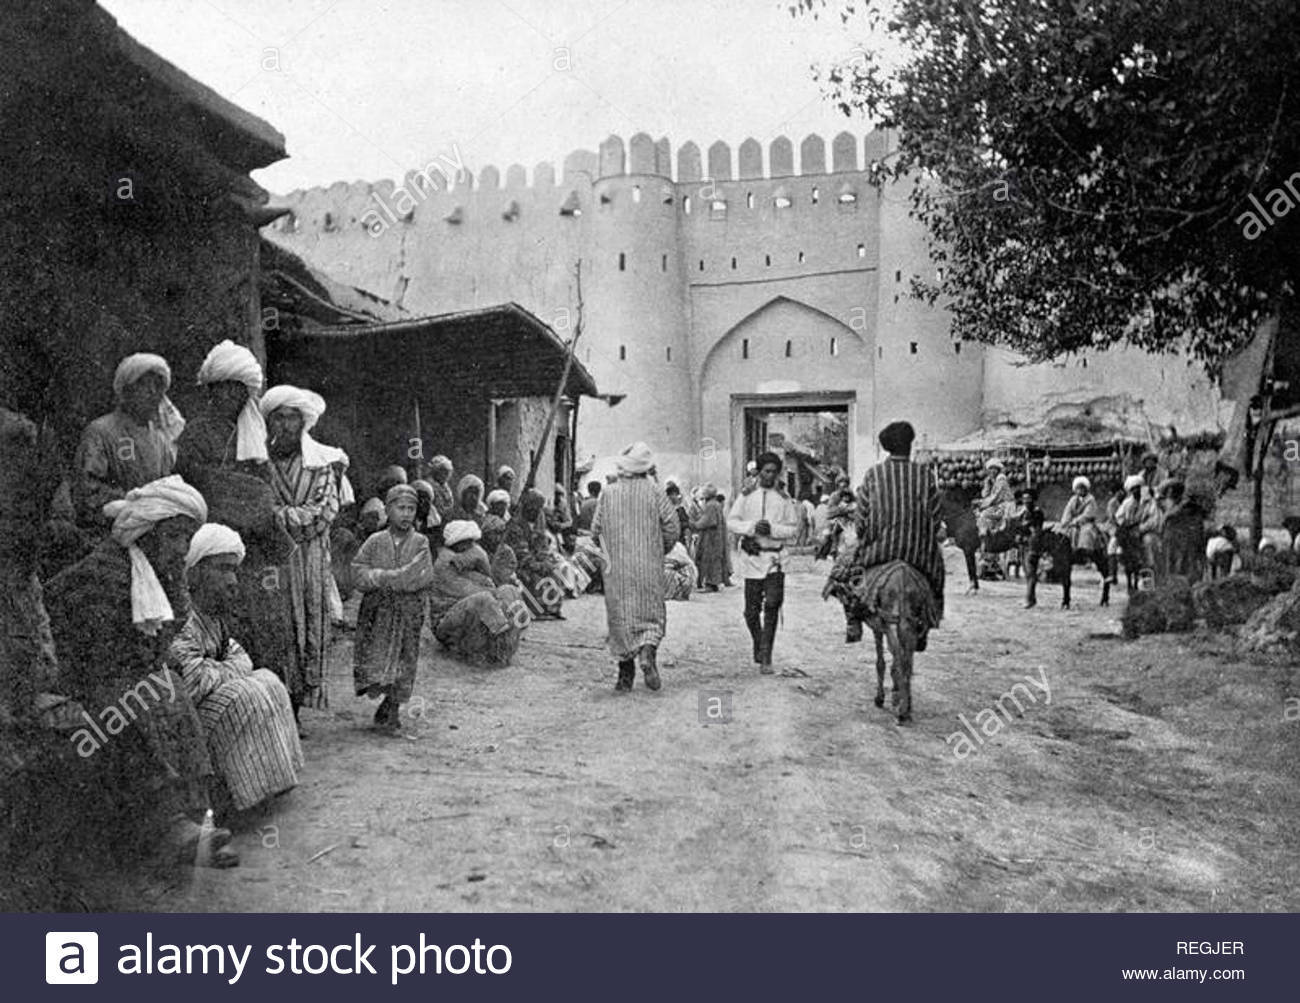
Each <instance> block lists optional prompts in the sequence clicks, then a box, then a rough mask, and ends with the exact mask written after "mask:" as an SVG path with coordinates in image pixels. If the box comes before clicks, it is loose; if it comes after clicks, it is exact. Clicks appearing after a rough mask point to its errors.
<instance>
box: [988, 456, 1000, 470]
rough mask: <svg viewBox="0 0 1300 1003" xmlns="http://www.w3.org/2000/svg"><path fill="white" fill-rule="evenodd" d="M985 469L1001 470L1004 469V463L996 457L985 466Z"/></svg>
mask: <svg viewBox="0 0 1300 1003" xmlns="http://www.w3.org/2000/svg"><path fill="white" fill-rule="evenodd" d="M984 469H985V470H1001V469H1002V461H1001V460H999V459H998V458H997V457H996V456H995V457H993V458H992V459H990V460H989V461H988V462H987V463H985V464H984Z"/></svg>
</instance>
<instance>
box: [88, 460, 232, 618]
mask: <svg viewBox="0 0 1300 1003" xmlns="http://www.w3.org/2000/svg"><path fill="white" fill-rule="evenodd" d="M178 515H184V516H189V517H190V518H191V519H193V520H194V521H195V522H199V523H202V522H205V521H206V520H207V518H208V505H207V502H205V501H204V500H203V496H202V495H201V494H199V493H198V492H197V491H196V490H194V488H192V487H190V486H189V485H188V484H186V483H185V481H184V480H183V479H182V478H181V477H180V476H179V475H177V474H172V475H171V476H170V477H160V478H159V479H158V480H156V481H150V482H149V483H148V484H145V485H144V486H143V487H138V488H132V489H131V490H130V491H128V492H127V494H126V497H125V498H119V499H117V500H116V501H111V502H109V503H108V504H107V505H105V506H104V516H105V517H106V518H108V519H112V520H113V528H112V531H111V535H112V537H113V540H114V541H115V542H116V543H117V544H118V545H119V546H121V547H124V548H125V549H126V552H127V554H128V555H129V556H130V558H131V622H132V623H134V624H135V626H136V629H138V630H139V631H140V632H141V633H143V634H148V635H149V636H150V637H153V636H154V635H155V634H157V633H158V628H159V627H160V626H161V625H162V624H164V623H167V622H168V621H171V620H174V619H175V615H174V614H173V613H172V606H171V603H170V602H168V600H167V593H166V592H164V591H163V587H162V583H161V582H159V581H158V575H157V574H155V573H154V570H153V566H152V565H151V564H150V563H149V559H148V558H147V557H145V556H144V551H142V550H141V549H140V548H139V547H138V546H137V545H136V541H137V540H139V539H140V537H142V536H144V535H145V534H146V533H148V532H149V531H150V530H152V529H153V528H154V526H155V525H157V524H158V523H160V522H162V521H163V520H164V519H171V518H173V517H175V516H178Z"/></svg>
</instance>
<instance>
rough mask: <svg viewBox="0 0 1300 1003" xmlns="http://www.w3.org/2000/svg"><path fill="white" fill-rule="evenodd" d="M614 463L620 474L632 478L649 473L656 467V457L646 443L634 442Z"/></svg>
mask: <svg viewBox="0 0 1300 1003" xmlns="http://www.w3.org/2000/svg"><path fill="white" fill-rule="evenodd" d="M614 462H615V463H616V464H617V465H618V472H619V473H620V474H622V475H623V476H625V477H631V476H634V475H636V474H644V473H646V472H647V471H649V469H650V468H651V467H653V466H654V465H655V456H654V453H652V452H650V447H649V446H647V445H646V444H645V443H644V442H634V443H633V444H632V445H630V446H628V447H627V448H626V449H625V450H623V452H621V453H619V454H618V457H617V459H615V461H614Z"/></svg>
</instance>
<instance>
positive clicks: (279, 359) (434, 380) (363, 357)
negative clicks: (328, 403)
mask: <svg viewBox="0 0 1300 1003" xmlns="http://www.w3.org/2000/svg"><path fill="white" fill-rule="evenodd" d="M267 355H268V363H269V368H270V370H271V374H272V377H273V379H274V380H294V381H298V382H301V383H302V384H303V385H306V386H311V387H312V388H313V389H314V390H316V391H318V392H320V393H323V394H325V395H326V398H327V399H328V397H329V391H330V390H332V389H336V388H338V389H349V388H357V387H365V388H367V389H369V390H371V391H372V392H374V393H378V394H392V393H394V392H397V391H402V390H405V389H419V390H423V391H427V392H430V393H433V394H436V395H438V396H444V395H451V396H463V397H465V398H480V399H482V398H510V397H550V396H553V395H554V394H555V392H556V390H557V388H558V387H559V383H560V377H561V375H562V374H563V372H564V365H565V359H566V357H567V355H568V346H567V345H566V344H565V343H564V342H563V341H561V340H560V338H559V336H558V335H556V333H555V332H554V331H553V330H551V328H550V327H549V326H548V325H547V324H546V323H544V322H543V321H542V320H540V319H539V318H538V317H536V316H534V315H533V314H531V313H529V312H528V311H527V310H525V309H524V308H523V307H521V306H519V305H518V304H516V303H504V304H501V305H500V306H491V307H484V308H482V309H478V310H462V311H459V312H457V313H445V314H438V315H436V316H432V317H417V318H413V319H411V320H399V321H390V322H385V323H375V324H349V325H346V326H332V327H318V328H313V329H311V330H306V331H292V332H279V333H278V334H277V333H274V332H272V333H268V337H267ZM565 394H566V395H567V396H569V397H572V398H577V397H579V396H584V395H585V396H588V397H594V396H596V395H597V394H596V382H595V380H593V379H592V377H591V374H590V373H589V372H587V370H586V368H585V367H584V366H583V365H582V364H581V363H580V362H578V360H577V359H574V360H573V364H572V367H571V368H570V370H569V376H568V379H567V381H566V384H565Z"/></svg>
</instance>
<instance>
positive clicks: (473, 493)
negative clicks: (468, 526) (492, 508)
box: [446, 474, 487, 526]
mask: <svg viewBox="0 0 1300 1003" xmlns="http://www.w3.org/2000/svg"><path fill="white" fill-rule="evenodd" d="M485 515H487V506H486V505H484V504H483V479H482V478H481V477H476V476H475V475H474V474H466V475H465V476H464V477H462V478H461V479H460V483H459V484H457V485H456V505H455V506H454V507H453V508H452V510H451V511H450V512H449V513H447V517H446V521H447V522H454V521H456V520H460V521H462V522H463V521H464V520H466V519H468V520H469V521H471V522H474V523H477V524H478V525H480V526H482V525H483V517H484V516H485Z"/></svg>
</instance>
